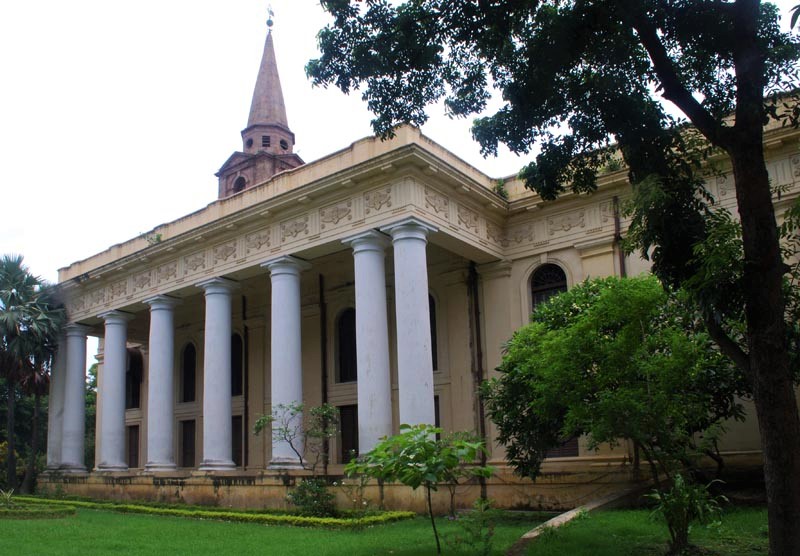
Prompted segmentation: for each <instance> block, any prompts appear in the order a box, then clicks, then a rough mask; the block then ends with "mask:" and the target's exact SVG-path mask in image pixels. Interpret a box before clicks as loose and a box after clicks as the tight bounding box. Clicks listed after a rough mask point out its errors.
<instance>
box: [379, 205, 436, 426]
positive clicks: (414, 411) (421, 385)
mask: <svg viewBox="0 0 800 556" xmlns="http://www.w3.org/2000/svg"><path fill="white" fill-rule="evenodd" d="M382 230H383V231H387V232H388V233H390V234H391V236H392V244H393V246H394V288H395V300H394V302H395V312H396V317H397V381H398V388H399V406H400V423H403V424H407V425H417V424H422V423H427V424H431V425H432V424H433V423H434V420H435V415H434V405H433V358H432V351H431V349H432V348H431V321H430V307H429V305H428V265H427V259H426V254H425V246H426V244H427V239H426V238H427V235H428V233H429V232H432V231H436V229H435V228H433V227H431V226H429V225H427V224H425V223H424V222H422V221H421V220H418V219H416V218H408V219H405V220H403V221H401V222H398V223H397V224H393V225H390V226H386V227H384V228H382Z"/></svg>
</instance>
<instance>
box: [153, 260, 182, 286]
mask: <svg viewBox="0 0 800 556" xmlns="http://www.w3.org/2000/svg"><path fill="white" fill-rule="evenodd" d="M177 276H178V263H177V262H171V263H167V264H162V265H161V266H159V267H158V270H156V280H158V283H159V284H163V283H164V282H167V281H169V280H172V279H174V278H177Z"/></svg>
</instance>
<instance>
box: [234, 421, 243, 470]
mask: <svg viewBox="0 0 800 556" xmlns="http://www.w3.org/2000/svg"><path fill="white" fill-rule="evenodd" d="M242 433H243V430H242V416H241V415H234V416H233V417H232V419H231V446H232V448H233V454H231V459H232V460H233V463H234V464H236V467H242V465H243V464H244V458H243V457H242V456H243V455H244V454H243V450H242V447H243V445H244V442H243V440H244V439H243V438H242Z"/></svg>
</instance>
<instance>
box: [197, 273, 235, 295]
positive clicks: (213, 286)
mask: <svg viewBox="0 0 800 556" xmlns="http://www.w3.org/2000/svg"><path fill="white" fill-rule="evenodd" d="M195 286H197V287H198V288H201V289H203V290H204V291H205V292H206V295H208V294H215V293H231V292H232V291H233V290H237V289H239V282H235V281H233V280H229V279H228V278H221V277H217V278H209V279H208V280H203V281H202V282H198V283H197V284H195Z"/></svg>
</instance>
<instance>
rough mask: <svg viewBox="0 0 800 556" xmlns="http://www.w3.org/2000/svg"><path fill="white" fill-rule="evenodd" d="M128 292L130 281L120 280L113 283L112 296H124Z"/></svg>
mask: <svg viewBox="0 0 800 556" xmlns="http://www.w3.org/2000/svg"><path fill="white" fill-rule="evenodd" d="M127 294H128V281H127V280H120V281H119V282H114V283H113V284H111V297H123V296H125V295H127Z"/></svg>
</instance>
